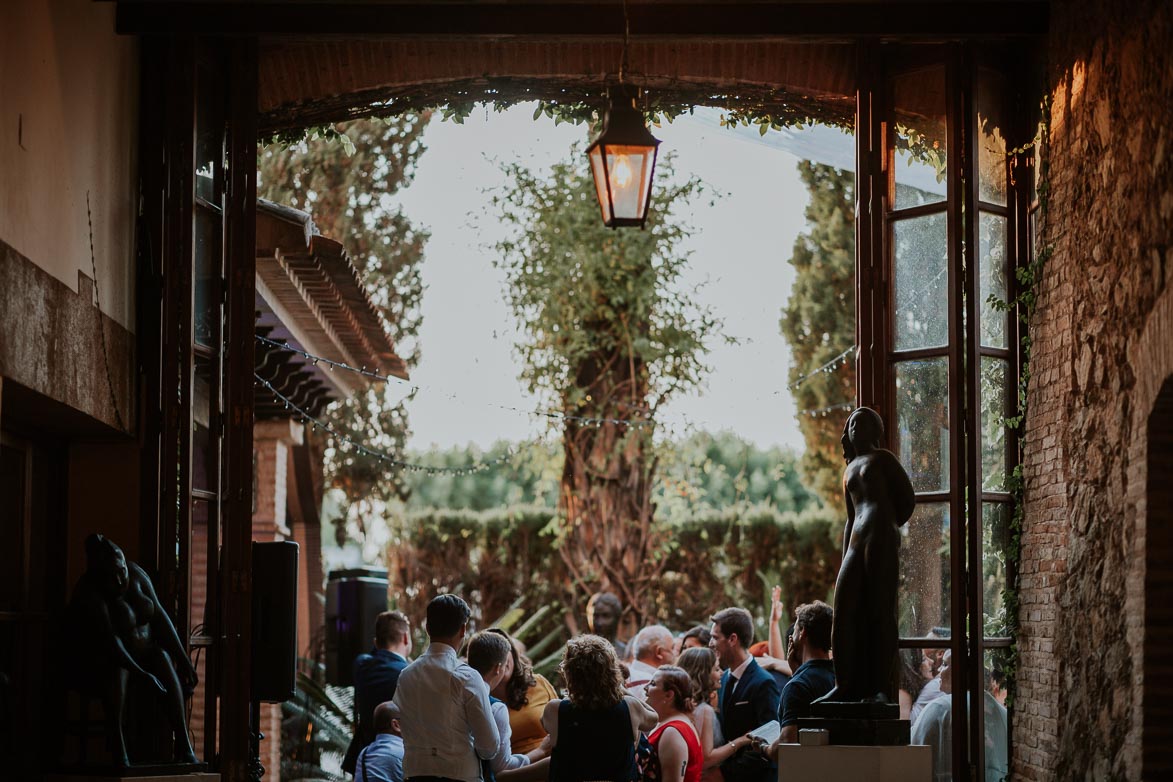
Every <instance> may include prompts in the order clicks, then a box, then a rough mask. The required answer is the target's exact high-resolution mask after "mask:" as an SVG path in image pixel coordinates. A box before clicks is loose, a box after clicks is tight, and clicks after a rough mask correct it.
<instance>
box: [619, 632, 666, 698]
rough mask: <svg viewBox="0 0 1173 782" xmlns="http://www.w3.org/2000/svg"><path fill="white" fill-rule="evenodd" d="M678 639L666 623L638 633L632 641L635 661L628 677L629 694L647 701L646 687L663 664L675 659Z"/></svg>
mask: <svg viewBox="0 0 1173 782" xmlns="http://www.w3.org/2000/svg"><path fill="white" fill-rule="evenodd" d="M675 644H676V639H675V638H673V637H672V631H671V630H669V629H668V628H667V627H664V625H650V626H648V627H645V628H644V629H642V630H640V631H639V632H638V633H636V636H635V638H633V639H632V641H631V648H632V650H633V652H634V654H635V661H634V662H632V664H631V675H630V676H629V677H628V678H627V684H626V685H625V686H626V687H627V694H628V695H633V696H635V697H636V698H638V699H639V700H640V701H641V702H642V703H647V698H648V696H647V693H646V692H644V688H645V687H647V685H648V682H650V681H651V680H652V677H653V676H655V675H656V671H657V670H658V669H659V667H660V666H661V665H671V664H672V663H673V661H674V660H675V656H674V654H673V650H674V648H675Z"/></svg>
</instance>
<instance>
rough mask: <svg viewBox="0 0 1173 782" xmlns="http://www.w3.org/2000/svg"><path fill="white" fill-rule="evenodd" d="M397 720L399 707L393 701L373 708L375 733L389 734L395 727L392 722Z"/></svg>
mask: <svg viewBox="0 0 1173 782" xmlns="http://www.w3.org/2000/svg"><path fill="white" fill-rule="evenodd" d="M397 719H399V707H398V706H396V705H395V703H394V702H393V701H387V702H386V703H380V704H379V705H378V706H376V707H375V719H374V722H375V733H390V732H391V729H392V728H394V727H395V726H394V725H392V724H391V722H392V720H397Z"/></svg>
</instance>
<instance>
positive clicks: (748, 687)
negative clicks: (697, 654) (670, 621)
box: [709, 608, 782, 782]
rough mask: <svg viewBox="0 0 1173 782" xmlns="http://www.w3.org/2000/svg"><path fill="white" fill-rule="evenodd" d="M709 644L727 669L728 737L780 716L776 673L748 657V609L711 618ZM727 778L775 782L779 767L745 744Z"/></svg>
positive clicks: (724, 709)
mask: <svg viewBox="0 0 1173 782" xmlns="http://www.w3.org/2000/svg"><path fill="white" fill-rule="evenodd" d="M712 622H713V627H712V629H711V630H710V633H711V634H712V638H711V640H710V641H709V647H710V648H711V649H713V651H715V652H716V653H717V660H718V662H720V664H721V667H722V668H724V669H725V673H724V674H722V675H721V689H720V691H719V692H718V695H717V701H718V703H717V708H718V717H719V719H720V720H721V732H722V733H723V734H724V736H725V739H726V740H727V741H729V742H730V743H733V742H734V741H735V740H736V739H739V738H740V737H742V736H744V735H745V734H746V733H748V732H749V731H751V730H754V729H755V728H758V727H760V726H762V725H765V724H766V723H767V722H770V721H771V720H773V719H776V718H777V716H778V701H779V699H780V698H781V695H782V694H781V693H780V692H779V691H778V683H777V682H775V681H774V677H773V676H771V675H770V674H769V673H768V672H767V671H765V670H763V669H762V667H761V666H759V665H758V664H757V662H756V661H755V660H754V659H753V657H752V656H750V653H749V647H750V645H752V644H753V618H752V617H751V616H750V615H749V611H746V610H745V609H744V608H726V609H724V610H722V611H718V612H717V613H716V614H714V615H713V617H712ZM721 774H722V775H723V776H724V778H725V782H774V780H775V779H777V777H778V767H777V766H776V765H775V764H774V763H773V762H772V761H771V760H770V759H769V758H766V757H765V756H763V755H762V754H761V753H760V752H758V751H757V750H755V749H752V748H749V747H743V748H741V749H740V750H738V751H737V752H736V753H735V754H734V755H732V756H731V757H730V758H729V759H728V760H726V761H725V762H724V763H722V764H721Z"/></svg>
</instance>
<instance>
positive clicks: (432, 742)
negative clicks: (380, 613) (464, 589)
mask: <svg viewBox="0 0 1173 782" xmlns="http://www.w3.org/2000/svg"><path fill="white" fill-rule="evenodd" d="M470 613H471V612H470V611H469V608H468V604H467V603H465V602H464V601H463V600H461V599H460V598H459V597H457V596H456V595H438V596H436V597H434V598H433V599H432V602H430V603H428V614H427V624H426V625H425V628H426V629H427V632H428V637H429V638H430V639H431V644H430V645H429V646H428V648H427V651H425V652H424V653H423V654H422V655H420V656H419V658H417V659H416V661H415V662H413V663H412V664H411V665H409V666H407V668H405V669H404V671H403V673H401V674H400V675H399V684H398V686H397V687H396V689H395V700H394V702H395V705H397V706H398V707H399V710H400V711H401V712H402V714H403V715H404V717H405V721H404V724H403V745H404V758H403V770H404V775H405V777H406V779H407V782H439V780H448V781H450V782H481V780H482V777H481V759H485V760H488V759H490V758H492V757H493V756H494V755H496V754H497V745H498V741H499V738H500V737H499V736H498V733H497V726H496V724H495V723H494V722H493V713H492V711H491V709H490V708H489V688H488V687H486V686H485V680H484V679H483V678H481V675H480V674H479V673H477V672H476V671H474V670H473V669H472V668H471V667H469V665H468V664H467V663H464V662H462V661H461V660H460V659H459V658H458V657H457V656H456V652H457V650H458V649H459V648H460V647H461V645H462V644H463V643H464V635H465V631H466V629H467V626H468V617H469V614H470Z"/></svg>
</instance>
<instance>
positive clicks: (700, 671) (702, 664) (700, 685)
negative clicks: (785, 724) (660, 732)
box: [676, 647, 751, 782]
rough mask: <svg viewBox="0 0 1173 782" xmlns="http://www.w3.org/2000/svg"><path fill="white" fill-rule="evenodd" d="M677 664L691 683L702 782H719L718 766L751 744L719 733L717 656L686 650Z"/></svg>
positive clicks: (745, 739) (718, 669) (704, 651)
mask: <svg viewBox="0 0 1173 782" xmlns="http://www.w3.org/2000/svg"><path fill="white" fill-rule="evenodd" d="M676 664H677V665H678V666H680V668H681V669H682V670H683V671H684V672H685V673H687V674H688V677H689V679H690V680H691V681H692V701H693V709H692V724H693V725H695V726H696V732H697V734H698V735H699V736H700V741H701V751H702V753H703V756H704V762H703V764H702V768H703V769H704V771H703V773H702V774H701V782H720V780H721V778H722V776H721V769H720V768H718V767H719V766H720V765H721V764H722V763H724V762H725V761H726V760H728V759H729V758H730V757H732V756H733V755H734V754H735V753H736V752H737V750H739V749H741V748H742V747H745V746H748V745H749V744H750V743H751V742H750V740H749V739H748V738H746V737H745V736H741V737H739V738H737V739H734V740H733V741H730V742H726V741H725V737H724V736H723V735H722V734H721V723H720V721H719V720H718V719H717V711H716V709H715V706H716V703H717V688H718V687H719V686H720V684H721V666H720V665H718V663H717V653H716V652H714V651H713V650H712V649H709V648H703V647H702V648H693V649H685V650H684V651H683V652H682V653H681V654H680V658H679V659H677V660H676Z"/></svg>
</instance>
